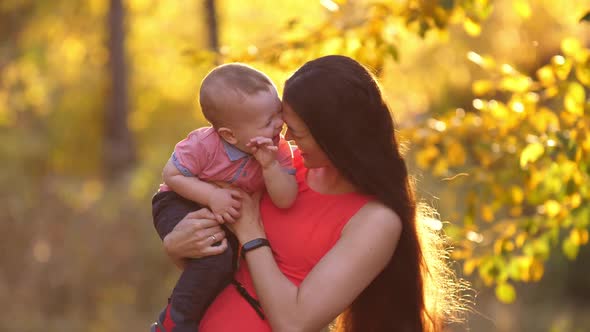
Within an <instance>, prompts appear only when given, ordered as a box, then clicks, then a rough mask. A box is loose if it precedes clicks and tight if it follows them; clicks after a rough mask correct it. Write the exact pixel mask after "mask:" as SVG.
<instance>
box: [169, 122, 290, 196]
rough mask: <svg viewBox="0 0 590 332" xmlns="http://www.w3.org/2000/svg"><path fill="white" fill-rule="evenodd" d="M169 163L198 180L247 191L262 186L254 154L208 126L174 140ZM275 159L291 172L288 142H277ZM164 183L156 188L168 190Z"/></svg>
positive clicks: (260, 171)
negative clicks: (228, 185) (243, 149)
mask: <svg viewBox="0 0 590 332" xmlns="http://www.w3.org/2000/svg"><path fill="white" fill-rule="evenodd" d="M171 159H172V162H173V163H174V165H175V166H176V168H178V170H179V171H180V172H181V173H182V174H183V175H184V176H196V177H198V178H199V179H200V180H202V181H207V182H213V181H215V182H225V183H228V184H231V185H234V186H237V187H239V188H241V189H243V190H245V191H246V192H248V193H253V192H255V191H259V190H261V189H263V188H264V178H263V177H262V166H260V164H259V163H258V161H256V159H255V158H254V156H252V155H251V154H248V153H246V152H244V151H242V150H240V149H238V148H237V147H235V146H234V145H231V144H229V143H227V142H226V141H225V140H223V139H222V138H221V137H220V136H219V134H218V133H217V131H216V130H215V129H214V128H212V127H203V128H199V129H197V130H194V131H192V132H191V133H190V134H188V136H187V138H185V139H184V140H182V141H180V142H178V144H176V147H175V148H174V153H172V157H171ZM277 160H278V162H279V164H280V165H281V167H283V168H284V169H285V171H286V172H288V173H291V174H295V169H294V168H293V156H292V151H291V147H290V146H289V143H288V142H287V141H285V140H284V139H281V140H280V141H279V149H278V152H277ZM170 190H171V189H170V187H168V186H167V185H166V184H162V185H160V191H170Z"/></svg>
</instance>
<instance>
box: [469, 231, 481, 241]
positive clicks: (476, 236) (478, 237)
mask: <svg viewBox="0 0 590 332" xmlns="http://www.w3.org/2000/svg"><path fill="white" fill-rule="evenodd" d="M466 236H467V240H469V241H471V242H475V243H481V242H482V241H483V235H481V234H479V233H476V232H474V231H469V232H467V235H466Z"/></svg>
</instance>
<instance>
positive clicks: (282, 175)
mask: <svg viewBox="0 0 590 332" xmlns="http://www.w3.org/2000/svg"><path fill="white" fill-rule="evenodd" d="M280 144H283V145H280ZM284 144H286V145H284ZM279 145H280V146H276V145H274V143H273V141H272V140H271V139H270V138H266V137H255V138H253V139H251V140H250V142H249V143H248V146H249V147H250V149H251V150H252V154H253V155H254V158H256V160H258V162H259V163H260V165H261V166H262V176H263V177H264V184H265V186H266V191H267V192H268V194H269V196H270V199H271V200H272V202H273V203H274V204H275V205H276V206H277V207H280V208H283V209H284V208H288V207H291V205H293V202H295V198H296V197H297V181H296V179H295V175H294V173H293V172H291V171H294V170H292V169H286V168H285V167H284V165H282V163H283V162H284V161H285V160H288V161H289V164H290V163H291V161H290V158H291V150H290V148H289V145H288V143H286V142H279ZM279 159H280V160H281V161H279Z"/></svg>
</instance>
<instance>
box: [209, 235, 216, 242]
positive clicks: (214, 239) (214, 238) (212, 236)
mask: <svg viewBox="0 0 590 332" xmlns="http://www.w3.org/2000/svg"><path fill="white" fill-rule="evenodd" d="M209 237H210V238H212V239H213V242H217V238H216V237H215V234H213V235H211V236H209Z"/></svg>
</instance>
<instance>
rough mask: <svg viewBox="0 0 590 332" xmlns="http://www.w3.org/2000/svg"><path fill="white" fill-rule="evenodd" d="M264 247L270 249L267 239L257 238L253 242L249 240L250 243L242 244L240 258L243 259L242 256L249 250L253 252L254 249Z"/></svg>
mask: <svg viewBox="0 0 590 332" xmlns="http://www.w3.org/2000/svg"><path fill="white" fill-rule="evenodd" d="M265 246H266V247H270V243H269V242H268V240H267V239H263V238H257V239H254V240H250V241H248V242H246V243H244V245H243V246H242V257H244V255H245V254H246V253H247V252H248V251H250V250H254V249H256V248H260V247H265Z"/></svg>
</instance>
